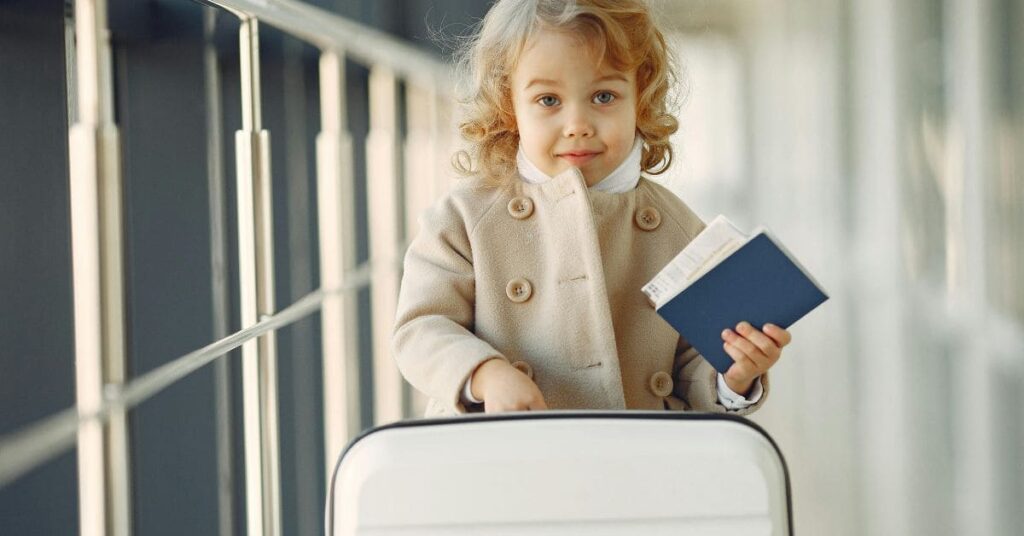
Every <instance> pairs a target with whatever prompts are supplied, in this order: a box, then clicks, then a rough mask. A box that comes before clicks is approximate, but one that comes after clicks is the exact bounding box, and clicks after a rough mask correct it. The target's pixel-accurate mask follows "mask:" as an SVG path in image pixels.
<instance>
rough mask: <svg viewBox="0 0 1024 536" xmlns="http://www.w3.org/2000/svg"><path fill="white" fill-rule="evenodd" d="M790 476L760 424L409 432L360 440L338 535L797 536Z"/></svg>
mask: <svg viewBox="0 0 1024 536" xmlns="http://www.w3.org/2000/svg"><path fill="white" fill-rule="evenodd" d="M791 527H792V524H791V505H790V493H789V474H788V471H787V469H786V464H785V461H784V460H783V458H782V454H781V453H780V452H779V449H778V448H777V447H776V445H775V443H774V442H773V441H772V439H771V438H770V437H769V436H768V435H767V434H766V433H765V432H764V431H763V430H762V429H761V428H760V427H758V426H757V425H755V424H753V423H751V422H750V421H747V420H746V419H743V418H740V417H735V416H730V415H715V414H702V413H676V412H671V413H669V412H634V411H628V412H578V411H576V412H566V411H546V412H536V413H515V414H505V415H500V416H479V417H469V416H467V417H459V418H454V419H439V420H418V421H406V422H402V423H396V424H393V425H389V426H384V427H381V428H376V429H373V430H369V431H368V432H366V433H364V434H363V435H362V436H360V437H359V438H357V439H356V440H354V441H353V442H352V443H351V444H350V445H349V447H348V449H347V450H346V451H345V452H344V453H343V454H342V455H341V458H340V459H339V461H338V465H337V466H336V467H335V471H334V476H333V478H332V482H331V486H330V489H329V490H328V494H327V514H326V529H327V534H328V535H334V536H342V535H344V536H352V535H357V534H358V535H379V536H384V535H402V536H411V535H426V534H430V535H467V536H468V535H473V536H485V535H486V536H490V535H503V536H505V535H509V536H511V535H520V534H530V535H567V534H587V535H595V536H598V535H608V534H630V535H634V534H635V535H651V536H654V535H669V534H671V535H673V536H680V535H690V534H699V535H702V536H714V535H725V534H729V535H733V534H743V535H745V536H746V535H762V534H763V535H767V534H773V535H787V534H792V528H791Z"/></svg>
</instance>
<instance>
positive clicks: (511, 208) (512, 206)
mask: <svg viewBox="0 0 1024 536" xmlns="http://www.w3.org/2000/svg"><path fill="white" fill-rule="evenodd" d="M508 213H509V214H511V215H512V217H513V218H515V219H517V220H525V219H526V218H529V217H530V214H533V200H532V199H530V198H529V197H514V198H512V200H511V201H509V202H508Z"/></svg>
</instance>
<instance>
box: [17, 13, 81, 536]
mask: <svg viewBox="0 0 1024 536" xmlns="http://www.w3.org/2000/svg"><path fill="white" fill-rule="evenodd" d="M64 69H65V62H64V6H63V4H62V3H61V2H55V1H48V2H37V3H30V2H4V3H0V435H3V434H7V433H11V432H13V431H15V430H17V429H20V428H21V427H23V426H26V425H28V424H29V423H31V422H33V421H35V420H36V419H39V418H42V417H45V416H47V415H50V414H52V413H56V412H58V411H60V410H63V409H65V408H68V407H71V406H72V405H74V403H75V394H74V389H75V376H74V327H73V325H72V296H71V248H70V228H69V213H68V171H67V170H68V151H67V122H68V118H67V99H66V95H65V93H66V91H65V76H64ZM76 467H77V465H76V463H75V452H74V451H73V450H71V451H68V452H67V453H65V454H64V455H62V456H61V457H60V458H58V459H57V460H55V461H52V462H50V463H49V464H47V465H45V466H43V467H40V468H38V469H36V470H34V471H32V472H30V473H28V474H26V475H25V476H23V477H22V478H21V479H20V480H18V481H16V482H14V483H13V484H12V485H10V486H8V487H6V488H3V489H0V532H3V533H5V534H65V533H68V532H69V531H75V530H77V525H78V484H77V482H78V481H77V470H76Z"/></svg>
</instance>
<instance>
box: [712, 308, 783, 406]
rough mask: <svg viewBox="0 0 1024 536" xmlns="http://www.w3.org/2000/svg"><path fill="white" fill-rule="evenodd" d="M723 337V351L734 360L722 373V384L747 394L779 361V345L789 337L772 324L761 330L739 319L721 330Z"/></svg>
mask: <svg viewBox="0 0 1024 536" xmlns="http://www.w3.org/2000/svg"><path fill="white" fill-rule="evenodd" d="M722 340H723V341H725V344H724V345H723V347H724V348H725V353H727V354H729V356H730V357H732V359H733V361H735V363H733V364H732V366H730V367H729V370H727V371H726V372H725V375H724V376H725V383H726V385H728V386H729V389H732V390H733V391H734V392H736V393H737V394H740V395H744V396H746V395H747V394H748V393H749V392H750V388H751V387H753V385H754V380H756V379H757V378H758V377H759V376H761V375H762V374H764V373H765V372H768V369H770V368H772V366H773V365H775V363H776V362H777V361H778V360H779V358H780V357H781V356H782V347H783V346H786V345H787V344H789V341H790V340H792V337H791V336H790V334H789V331H786V330H784V329H782V328H780V327H778V326H776V325H774V324H765V325H764V331H760V330H758V329H756V328H754V326H751V325H750V323H748V322H740V323H739V324H737V325H736V330H735V331H733V330H731V329H728V328H726V329H725V330H724V331H722Z"/></svg>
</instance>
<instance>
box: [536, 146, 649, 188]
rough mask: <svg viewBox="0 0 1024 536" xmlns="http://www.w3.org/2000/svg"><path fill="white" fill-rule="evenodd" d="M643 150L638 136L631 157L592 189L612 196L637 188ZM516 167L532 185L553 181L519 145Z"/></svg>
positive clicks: (627, 157) (628, 156)
mask: <svg viewBox="0 0 1024 536" xmlns="http://www.w3.org/2000/svg"><path fill="white" fill-rule="evenodd" d="M643 148H644V142H643V140H642V139H641V138H640V136H637V137H636V138H635V139H634V140H633V148H632V149H631V150H630V152H629V155H627V156H626V159H625V160H623V161H622V163H621V164H619V167H617V168H615V170H614V171H612V172H611V173H609V174H608V176H607V177H605V178H603V179H601V181H600V182H598V183H597V184H595V185H593V186H591V187H590V188H591V189H592V190H597V191H599V192H607V193H610V194H621V193H623V192H628V191H630V190H632V189H633V188H636V185H637V183H638V182H640V157H641V156H642V154H643ZM516 165H517V166H518V168H519V176H520V178H522V179H523V180H524V181H526V182H528V183H530V184H540V183H542V182H547V181H549V180H551V177H549V176H548V175H547V174H546V173H544V172H543V171H541V170H540V168H538V167H537V166H536V165H534V163H533V162H531V161H530V159H529V158H527V157H526V153H525V152H523V145H522V144H520V145H519V152H518V153H517V154H516Z"/></svg>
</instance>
